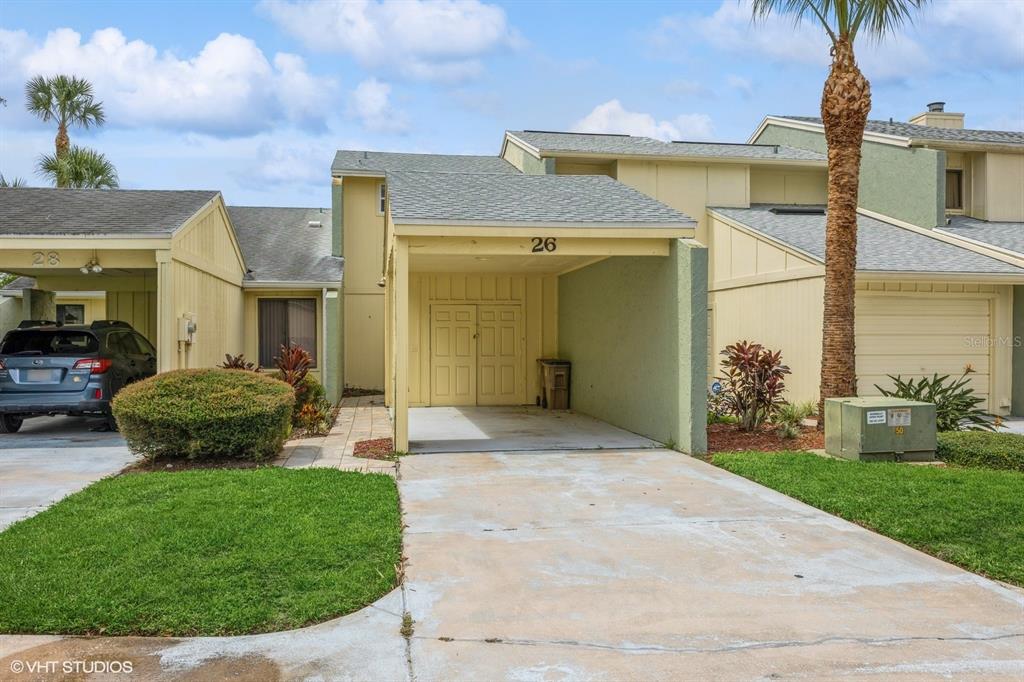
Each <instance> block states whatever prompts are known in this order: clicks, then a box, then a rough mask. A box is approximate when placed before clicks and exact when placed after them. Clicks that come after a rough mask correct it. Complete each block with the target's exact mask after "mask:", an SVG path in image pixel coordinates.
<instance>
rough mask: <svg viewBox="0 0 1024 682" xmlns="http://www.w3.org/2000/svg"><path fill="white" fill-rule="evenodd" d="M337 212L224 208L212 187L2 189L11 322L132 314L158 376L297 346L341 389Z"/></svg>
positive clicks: (5, 307)
mask: <svg viewBox="0 0 1024 682" xmlns="http://www.w3.org/2000/svg"><path fill="white" fill-rule="evenodd" d="M330 226H331V211H330V210H329V209H305V208H257V207H240V206H232V207H228V206H225V205H224V200H223V197H222V196H221V194H220V192H216V191H164V190H74V189H47V188H4V189H0V271H3V272H9V273H15V274H17V275H20V277H19V278H18V279H16V280H15V281H14V282H12V283H10V284H8V285H7V287H6V288H5V290H4V291H3V292H2V293H0V315H2V317H0V322H2V323H3V327H0V331H4V330H6V329H9V328H11V327H14V326H17V324H18V322H20V321H21V320H23V319H45V320H56V319H59V320H60V321H62V322H63V321H67V322H75V321H78V320H79V319H80V320H81V321H82V322H86V323H88V322H92V321H94V320H96V319H118V320H124V321H126V322H128V323H130V324H131V325H132V326H133V327H135V328H136V329H137V330H138V331H139V332H141V333H142V334H143V335H144V336H146V337H147V338H149V339H150V340H151V341H152V342H153V344H154V346H155V347H156V349H157V364H158V367H159V369H160V370H161V371H166V370H169V369H176V368H185V367H212V366H214V365H217V364H219V363H220V362H222V361H223V360H224V356H225V355H226V354H231V355H237V354H239V353H244V354H245V355H246V357H248V358H250V359H252V360H256V361H258V362H259V363H260V365H261V366H263V367H272V366H273V358H274V356H275V355H276V353H277V350H278V349H279V348H280V346H281V344H283V343H289V342H290V343H298V344H300V345H303V346H304V347H306V348H307V350H309V352H310V353H311V355H312V356H313V360H314V364H315V366H314V369H313V373H314V374H315V375H316V376H317V377H318V378H320V379H321V380H322V381H323V383H324V385H325V387H326V388H327V390H328V394H329V395H331V396H332V399H335V400H336V399H337V398H338V397H339V396H340V395H341V390H342V376H341V370H342V368H341V363H340V362H339V361H337V360H336V358H338V356H339V354H340V350H339V349H340V343H341V327H340V299H339V292H340V288H341V280H342V274H343V260H342V259H341V258H339V257H336V256H333V255H332V253H331V232H330V230H331V227H330Z"/></svg>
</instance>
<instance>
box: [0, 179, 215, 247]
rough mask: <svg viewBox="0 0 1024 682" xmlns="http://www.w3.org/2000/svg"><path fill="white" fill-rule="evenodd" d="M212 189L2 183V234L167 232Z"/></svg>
mask: <svg viewBox="0 0 1024 682" xmlns="http://www.w3.org/2000/svg"><path fill="white" fill-rule="evenodd" d="M219 195H220V192H217V191H214V190H142V189H56V188H53V187H15V188H0V236H46V237H60V236H75V235H89V236H102V235H109V236H118V237H126V236H127V237H131V236H144V237H169V236H171V235H172V234H173V233H174V232H175V231H176V230H177V229H178V228H179V227H181V226H182V225H183V224H184V223H185V222H186V221H188V219H189V218H191V217H192V216H194V215H195V214H196V213H198V212H199V211H200V210H201V209H202V208H203V207H204V206H206V204H208V203H209V202H210V201H213V200H214V199H215V198H216V197H218V196H219Z"/></svg>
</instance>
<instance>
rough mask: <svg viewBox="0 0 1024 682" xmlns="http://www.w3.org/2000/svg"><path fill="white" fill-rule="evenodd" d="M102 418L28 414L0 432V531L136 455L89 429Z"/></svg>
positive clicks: (117, 468) (120, 441)
mask: <svg viewBox="0 0 1024 682" xmlns="http://www.w3.org/2000/svg"><path fill="white" fill-rule="evenodd" d="M102 423H103V421H102V420H99V419H88V418H84V417H34V418H32V419H26V420H25V423H24V425H23V426H22V427H21V430H20V431H19V432H18V433H13V434H5V435H0V530H3V529H4V528H6V527H7V526H9V525H11V524H12V523H14V522H15V521H19V520H21V519H25V518H28V517H29V516H34V515H35V514H38V513H39V512H41V511H42V510H44V509H46V508H47V507H49V506H50V505H52V504H53V503H54V502H57V501H58V500H60V499H62V498H64V497H67V496H68V495H70V494H71V493H73V492H77V491H79V490H81V489H82V488H84V487H86V486H87V485H89V484H90V483H93V482H95V481H98V480H99V479H101V478H104V477H105V476H109V475H111V474H115V473H117V472H118V471H120V470H121V469H123V468H125V467H126V466H128V465H129V464H131V463H132V462H134V461H135V460H136V459H137V457H135V456H134V455H132V453H131V452H129V451H128V447H127V446H126V445H125V443H124V438H122V437H121V435H120V434H118V433H116V432H114V433H111V432H109V431H108V432H95V431H90V430H89V429H90V428H91V427H94V426H96V425H98V424H102ZM0 679H2V678H0Z"/></svg>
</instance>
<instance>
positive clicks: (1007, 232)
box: [939, 216, 1024, 256]
mask: <svg viewBox="0 0 1024 682" xmlns="http://www.w3.org/2000/svg"><path fill="white" fill-rule="evenodd" d="M939 229H940V230H941V231H943V232H946V233H948V234H952V235H955V236H957V237H963V238H965V239H972V240H974V241H976V242H984V243H985V244H991V245H992V246H996V247H999V248H1000V249H1006V250H1008V251H1016V252H1017V253H1019V254H1021V255H1022V256H1024V223H1002V222H988V221H986V220H977V219H975V218H968V217H967V216H953V217H952V218H950V223H949V225H946V226H944V227H940V228H939Z"/></svg>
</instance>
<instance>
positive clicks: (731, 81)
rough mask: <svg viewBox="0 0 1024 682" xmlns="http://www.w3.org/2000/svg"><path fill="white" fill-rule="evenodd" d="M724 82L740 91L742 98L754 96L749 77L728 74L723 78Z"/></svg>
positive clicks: (752, 85)
mask: <svg viewBox="0 0 1024 682" xmlns="http://www.w3.org/2000/svg"><path fill="white" fill-rule="evenodd" d="M725 84H726V85H728V86H729V87H730V88H732V89H733V90H735V91H737V92H738V93H740V95H742V96H743V98H744V99H750V98H751V97H753V96H754V83H753V82H752V81H751V80H750V79H749V78H744V77H743V76H737V75H735V74H730V75H728V76H726V78H725Z"/></svg>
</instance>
